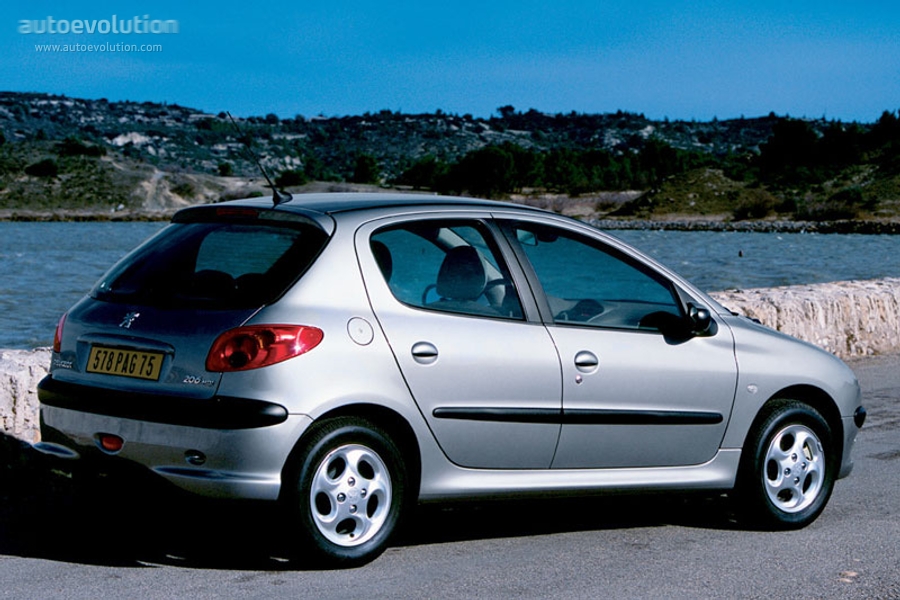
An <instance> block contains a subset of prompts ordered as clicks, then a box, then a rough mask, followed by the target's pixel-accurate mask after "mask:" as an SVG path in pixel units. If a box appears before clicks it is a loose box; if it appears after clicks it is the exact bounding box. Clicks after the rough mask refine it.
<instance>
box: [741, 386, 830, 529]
mask: <svg viewBox="0 0 900 600" xmlns="http://www.w3.org/2000/svg"><path fill="white" fill-rule="evenodd" d="M758 421H759V422H758V425H756V426H755V427H754V428H753V430H752V431H751V432H750V436H749V437H748V439H747V444H746V446H745V448H744V453H743V454H744V456H743V458H742V460H741V468H740V472H739V475H738V491H739V498H738V501H739V503H740V504H741V506H742V508H743V514H744V517H745V518H746V519H747V520H748V521H749V522H750V523H751V524H753V525H755V526H758V527H760V528H763V529H770V530H785V529H800V528H802V527H806V526H807V525H809V524H810V523H812V522H813V521H815V520H816V518H817V517H818V516H819V514H820V513H821V512H822V510H823V509H824V508H825V505H826V504H827V503H828V499H829V498H830V497H831V492H832V489H833V488H834V481H835V473H836V470H837V454H836V448H835V444H834V441H833V436H832V432H831V427H830V426H829V425H828V422H827V421H826V420H825V419H824V417H822V415H821V414H820V413H819V412H818V411H817V410H815V409H814V408H813V407H811V406H809V405H808V404H805V403H803V402H799V401H796V400H776V401H773V402H772V403H770V404H769V405H767V406H766V408H765V412H764V413H762V414H761V416H760V419H759V420H758Z"/></svg>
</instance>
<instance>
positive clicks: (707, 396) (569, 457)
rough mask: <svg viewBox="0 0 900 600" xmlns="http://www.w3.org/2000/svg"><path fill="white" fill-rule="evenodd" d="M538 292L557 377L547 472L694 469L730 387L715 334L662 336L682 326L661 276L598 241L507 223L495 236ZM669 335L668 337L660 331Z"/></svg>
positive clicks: (732, 369)
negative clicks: (529, 271) (559, 388)
mask: <svg viewBox="0 0 900 600" xmlns="http://www.w3.org/2000/svg"><path fill="white" fill-rule="evenodd" d="M507 230H508V231H510V232H511V233H510V236H509V237H510V238H511V241H512V242H514V243H517V244H518V246H519V248H520V249H521V251H522V253H524V254H525V255H526V256H527V259H528V260H527V262H528V263H530V265H531V266H532V267H533V270H534V275H535V276H536V278H537V280H538V281H539V286H536V287H540V288H542V290H543V292H544V293H543V297H544V298H546V303H545V311H544V312H545V320H546V321H547V322H548V330H549V332H550V335H551V336H552V337H553V341H554V343H555V344H556V347H557V348H558V350H559V356H560V360H561V362H562V372H563V418H562V421H563V426H562V432H561V434H560V441H559V446H558V449H557V452H556V456H555V458H554V461H553V467H554V468H560V469H567V468H603V467H656V466H672V465H694V464H699V463H703V462H705V461H707V460H709V459H711V458H712V457H713V456H714V455H715V453H716V451H717V450H718V448H719V445H720V443H721V441H722V438H723V436H724V433H725V427H726V425H727V423H728V418H729V415H730V413H731V407H732V404H733V401H734V393H735V386H736V379H737V366H736V363H735V359H734V352H733V340H732V336H731V332H730V330H729V329H728V328H727V326H725V325H723V326H721V327H720V328H719V329H718V330H717V331H715V333H713V331H712V330H711V331H710V332H709V333H708V334H707V335H703V336H690V335H684V336H672V335H665V334H664V333H663V332H662V330H661V329H663V330H665V327H661V325H660V324H661V323H665V322H668V323H673V322H679V323H680V322H683V319H684V314H683V313H684V308H683V307H682V303H683V302H682V300H681V299H680V296H679V294H678V293H677V291H676V288H675V285H674V283H672V282H671V281H670V280H669V279H668V278H667V277H666V276H665V275H663V274H661V273H659V272H658V271H656V270H655V269H654V268H653V267H652V266H651V265H648V264H645V263H643V262H642V261H641V260H640V259H639V258H637V257H635V256H631V255H629V254H626V253H625V252H623V251H621V250H618V249H616V248H614V247H612V246H611V245H610V244H607V243H604V241H602V240H600V239H599V237H596V238H595V237H592V236H589V235H582V234H580V233H578V232H574V231H570V230H568V229H563V228H555V227H547V226H544V225H529V224H527V223H516V224H513V225H510V227H509V228H508V229H507ZM667 331H670V330H667Z"/></svg>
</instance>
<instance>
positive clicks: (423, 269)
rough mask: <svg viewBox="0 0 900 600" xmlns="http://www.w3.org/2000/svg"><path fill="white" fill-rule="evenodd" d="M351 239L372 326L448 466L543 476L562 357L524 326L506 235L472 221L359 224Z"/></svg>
mask: <svg viewBox="0 0 900 600" xmlns="http://www.w3.org/2000/svg"><path fill="white" fill-rule="evenodd" d="M356 240H357V252H358V255H359V257H360V264H361V268H362V270H363V274H364V278H365V282H366V288H367V290H368V291H369V295H370V299H371V301H372V307H373V309H374V312H375V314H376V317H377V319H378V322H379V323H380V325H381V327H382V329H383V331H384V334H385V336H386V337H387V340H388V342H389V344H390V346H391V348H392V349H393V352H394V355H395V357H396V360H397V364H398V365H399V367H400V370H401V372H402V373H403V376H404V378H405V380H406V382H407V385H408V386H409V389H410V391H411V393H412V395H413V397H414V398H415V401H416V403H417V404H418V406H419V409H420V410H421V412H422V415H423V416H424V418H425V420H426V422H427V423H428V425H429V427H430V428H431V430H432V432H433V433H434V436H435V438H436V439H437V441H438V443H439V444H440V446H441V448H442V449H443V451H444V452H445V454H446V455H447V457H448V458H449V459H450V460H451V461H453V462H455V463H456V464H459V465H463V466H466V467H480V468H544V469H546V468H549V466H550V463H551V461H552V459H553V452H554V450H555V448H556V443H557V441H558V439H559V430H560V424H559V415H560V414H561V405H562V391H561V388H562V384H561V380H560V364H559V358H558V356H557V354H556V351H555V349H554V346H553V340H552V339H551V337H550V335H549V333H548V332H547V330H546V328H545V327H543V325H542V324H541V323H540V322H539V319H533V320H529V318H527V313H532V314H534V313H535V309H534V306H533V305H534V301H533V299H532V300H531V308H529V307H528V306H527V305H526V303H523V301H522V296H521V294H520V293H519V288H518V285H517V283H516V281H514V277H513V275H512V274H511V273H510V269H509V268H508V266H507V260H506V258H505V257H504V256H503V253H502V252H501V247H502V244H505V242H503V241H502V236H501V239H500V240H498V239H496V237H495V236H494V235H493V234H492V231H491V228H490V226H489V225H488V224H487V223H486V222H483V221H481V220H479V219H475V218H470V219H466V218H462V219H461V218H453V219H435V218H428V219H421V218H420V219H404V220H401V221H397V220H393V221H385V222H380V223H378V224H373V225H368V226H364V227H362V228H361V229H360V230H359V231H358V233H357V238H356ZM498 241H499V242H500V243H499V244H498ZM506 252H507V253H509V248H508V246H507V247H506ZM519 277H521V275H519Z"/></svg>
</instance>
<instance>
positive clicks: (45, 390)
mask: <svg viewBox="0 0 900 600" xmlns="http://www.w3.org/2000/svg"><path fill="white" fill-rule="evenodd" d="M38 399H39V400H40V401H41V405H42V406H53V407H57V408H67V409H71V410H77V411H80V412H86V413H92V414H97V415H106V416H110V417H123V418H126V419H134V420H138V421H149V422H152V423H166V424H169V425H184V426H188V427H202V428H207V429H253V428H256V427H268V426H270V425H277V424H279V423H283V422H284V421H286V420H287V418H288V411H287V409H286V408H285V407H283V406H281V405H280V404H275V403H272V402H266V401H264V400H248V399H246V398H233V397H229V396H215V397H213V398H189V397H185V396H171V395H164V394H147V393H139V392H133V391H129V392H122V391H120V390H115V389H109V388H99V387H92V386H86V385H79V384H77V383H69V382H65V381H58V380H56V379H53V376H52V375H48V376H47V377H45V378H44V379H43V380H41V382H40V383H39V384H38Z"/></svg>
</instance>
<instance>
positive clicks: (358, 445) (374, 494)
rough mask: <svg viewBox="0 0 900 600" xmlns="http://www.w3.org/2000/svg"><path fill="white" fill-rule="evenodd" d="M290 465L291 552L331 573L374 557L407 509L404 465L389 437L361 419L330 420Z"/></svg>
mask: <svg viewBox="0 0 900 600" xmlns="http://www.w3.org/2000/svg"><path fill="white" fill-rule="evenodd" d="M295 464H296V467H295V468H293V469H289V470H288V472H287V476H286V478H285V485H286V486H288V487H287V488H286V491H287V493H286V494H285V495H284V497H283V502H284V504H285V508H286V510H287V512H288V517H289V520H290V522H291V523H292V524H293V527H292V528H291V536H292V539H291V540H289V543H290V545H291V546H292V550H295V551H296V554H298V556H304V557H308V556H309V553H312V558H314V559H315V561H316V562H318V563H322V564H323V565H324V566H333V567H350V566H358V565H361V564H365V563H367V562H369V561H371V560H374V559H375V558H377V557H378V556H379V555H380V554H381V553H382V552H383V551H384V549H385V548H386V547H387V545H388V543H389V542H390V540H391V538H392V536H393V534H394V532H395V531H396V530H397V528H398V525H399V523H400V520H401V516H402V514H403V513H404V512H405V509H406V507H407V505H408V503H409V493H408V491H407V481H408V478H407V473H406V467H405V465H404V463H403V460H402V458H401V455H400V451H399V449H398V447H397V446H396V444H395V443H394V442H393V441H392V440H391V439H390V437H389V436H388V435H387V434H386V433H385V432H384V431H383V430H381V429H380V428H379V427H377V426H376V425H374V424H372V423H370V422H368V421H366V420H364V419H356V418H346V417H341V418H336V419H331V420H328V421H324V422H322V423H321V424H320V425H317V426H316V428H315V430H313V431H312V432H311V433H310V435H309V437H308V439H307V441H306V442H305V444H304V445H303V446H302V451H301V453H300V454H299V455H298V460H297V461H296V462H295ZM298 538H299V539H298Z"/></svg>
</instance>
